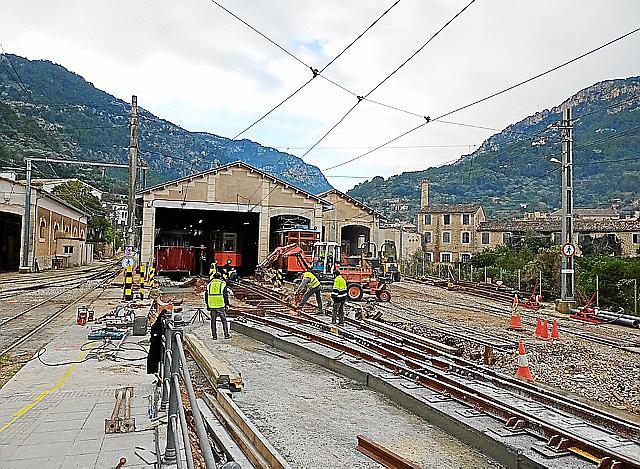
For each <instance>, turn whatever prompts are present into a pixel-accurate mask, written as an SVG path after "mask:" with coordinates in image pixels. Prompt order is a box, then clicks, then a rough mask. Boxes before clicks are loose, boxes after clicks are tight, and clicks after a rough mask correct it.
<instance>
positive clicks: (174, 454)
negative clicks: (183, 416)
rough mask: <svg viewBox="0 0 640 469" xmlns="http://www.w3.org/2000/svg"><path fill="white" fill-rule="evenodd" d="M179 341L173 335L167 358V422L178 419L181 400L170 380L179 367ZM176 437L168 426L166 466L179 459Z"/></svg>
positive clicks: (177, 337)
mask: <svg viewBox="0 0 640 469" xmlns="http://www.w3.org/2000/svg"><path fill="white" fill-rule="evenodd" d="M179 340H180V337H179V336H177V335H174V337H173V339H172V342H171V353H170V355H168V356H167V358H170V359H171V371H170V375H167V376H166V377H165V384H166V386H167V387H168V388H169V410H168V412H167V415H168V417H169V418H168V422H169V423H170V422H171V420H172V419H173V418H174V417H175V418H176V419H177V418H178V400H179V399H181V398H182V396H180V395H179V393H176V392H175V390H174V389H172V386H171V378H170V376H172V375H174V374H176V375H177V374H178V369H179V366H180V356H179V354H178V353H177V347H178V346H177V343H178V341H179ZM176 438H177V435H176V434H175V429H174V428H173V427H172V426H171V424H169V426H168V428H167V446H166V448H165V450H164V462H165V463H166V464H173V463H175V462H176V460H177V459H178V458H179V455H178V453H179V452H180V445H176V444H175V442H176Z"/></svg>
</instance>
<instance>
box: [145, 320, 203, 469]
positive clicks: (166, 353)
mask: <svg viewBox="0 0 640 469" xmlns="http://www.w3.org/2000/svg"><path fill="white" fill-rule="evenodd" d="M183 325H184V324H183V321H182V314H179V313H176V314H173V313H172V312H171V311H166V312H165V313H164V319H163V326H164V337H163V352H162V362H161V364H160V367H161V368H160V369H161V372H162V391H161V394H162V399H161V402H160V412H167V446H166V448H165V451H164V455H163V456H162V459H161V460H160V455H159V454H158V459H159V461H158V463H159V464H158V465H159V467H163V466H171V465H175V466H177V467H178V468H179V469H182V468H184V467H186V468H188V469H193V468H194V463H193V451H192V449H191V442H190V440H189V429H188V425H187V419H186V416H185V411H184V405H183V402H182V392H181V389H180V376H179V375H180V374H182V380H183V382H184V385H185V389H186V391H187V398H188V399H189V405H190V406H191V414H192V416H193V422H194V424H195V427H196V433H197V435H198V445H199V446H200V450H201V453H202V456H203V458H204V462H205V465H206V467H207V469H215V468H216V462H215V459H214V457H213V450H212V449H211V443H210V441H209V436H208V435H207V430H206V428H205V426H204V422H203V420H202V415H201V414H200V410H199V409H198V403H197V401H196V394H195V391H194V390H193V383H192V382H191V375H190V374H189V367H188V366H187V361H186V359H185V355H184V347H183V345H182V338H183ZM181 438H182V446H183V447H184V453H185V456H186V461H183V458H182V453H181V446H180V439H181ZM156 441H157V440H156Z"/></svg>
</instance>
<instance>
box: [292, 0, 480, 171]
mask: <svg viewBox="0 0 640 469" xmlns="http://www.w3.org/2000/svg"><path fill="white" fill-rule="evenodd" d="M475 1H476V0H471V1H470V2H469V3H467V4H466V5H465V6H464V7H463V8H462V9H461V10H460V11H458V12H457V13H456V14H455V15H454V16H453V17H452V18H450V19H449V20H448V21H447V22H446V23H445V24H443V25H442V26H441V27H440V29H438V30H437V31H436V32H435V33H433V34H432V35H431V36H430V37H429V39H427V40H426V41H425V42H424V43H423V44H422V45H421V46H420V47H419V48H418V49H417V50H416V51H414V52H413V53H412V54H411V55H410V56H409V57H408V58H407V59H406V60H404V61H403V62H402V63H401V64H400V65H398V66H397V67H396V68H395V69H394V70H393V71H392V72H391V73H389V74H388V75H387V76H386V77H384V78H383V79H382V80H381V81H379V82H378V83H377V84H376V85H375V86H374V87H373V88H371V89H370V90H369V91H368V92H367V93H366V94H365V95H363V96H358V97H357V101H356V102H355V103H354V105H353V106H352V107H351V108H349V109H348V110H347V112H345V113H344V115H343V116H342V117H340V118H339V119H338V121H337V122H336V123H335V124H333V125H332V126H331V127H330V128H329V130H327V131H326V132H325V133H324V134H323V135H322V136H321V137H320V138H319V139H318V140H317V141H316V142H315V143H314V144H313V145H311V147H310V148H309V149H308V150H307V151H305V152H304V154H303V155H302V156H301V157H300V158H304V157H305V156H307V155H308V154H309V153H310V152H311V151H312V150H313V149H314V148H315V147H316V146H318V145H319V144H320V143H321V142H322V141H323V140H324V139H325V138H327V136H328V135H329V134H330V133H331V132H333V130H334V129H336V128H337V127H338V126H339V125H340V124H342V122H344V120H345V119H346V118H347V117H348V116H349V114H351V112H353V110H354V109H355V108H356V107H357V106H358V104H360V103H361V102H362V101H363V100H364V99H366V98H368V97H369V96H371V94H372V93H374V92H375V91H376V90H377V89H378V88H380V87H381V86H382V85H383V84H385V83H386V82H387V81H388V80H389V79H390V78H391V77H393V76H394V75H395V74H396V73H398V72H399V71H400V70H401V69H402V68H403V67H404V66H406V65H407V64H408V63H409V62H410V61H411V60H413V59H414V58H415V57H416V56H417V55H418V54H419V53H420V52H422V51H423V50H424V48H425V47H427V46H428V45H429V44H430V43H431V41H433V40H434V39H435V38H436V37H437V36H438V35H439V34H440V33H441V32H442V31H444V30H445V29H446V28H447V26H449V25H450V24H451V23H453V22H454V21H455V20H456V19H457V18H458V17H459V16H460V15H462V14H463V13H464V12H465V11H466V10H467V9H468V8H469V7H470V6H471V5H473V3H475ZM425 120H426V121H427V122H428V121H429V120H430V118H429V117H426V116H425Z"/></svg>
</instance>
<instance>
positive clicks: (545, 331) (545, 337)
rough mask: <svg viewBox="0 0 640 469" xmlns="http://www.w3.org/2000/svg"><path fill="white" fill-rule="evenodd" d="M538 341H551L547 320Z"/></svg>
mask: <svg viewBox="0 0 640 469" xmlns="http://www.w3.org/2000/svg"><path fill="white" fill-rule="evenodd" d="M538 339H542V340H549V323H548V322H547V320H546V319H545V320H544V321H543V322H542V330H541V331H540V335H539V336H538Z"/></svg>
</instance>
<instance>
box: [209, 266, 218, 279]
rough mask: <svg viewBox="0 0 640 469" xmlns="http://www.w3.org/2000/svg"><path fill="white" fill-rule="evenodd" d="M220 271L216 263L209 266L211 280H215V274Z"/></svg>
mask: <svg viewBox="0 0 640 469" xmlns="http://www.w3.org/2000/svg"><path fill="white" fill-rule="evenodd" d="M217 271H218V269H217V268H216V265H215V264H211V267H209V280H213V274H215V273H216V272H217Z"/></svg>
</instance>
